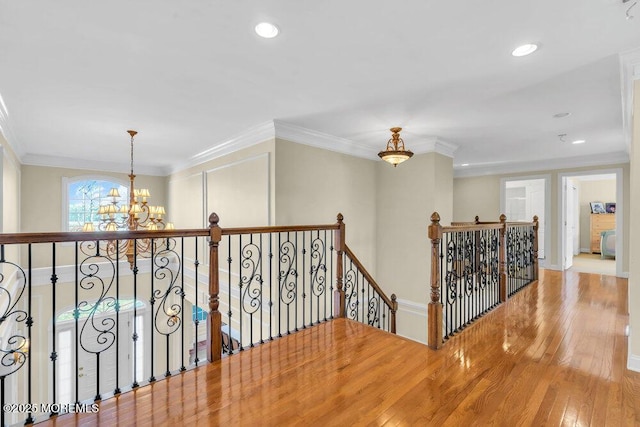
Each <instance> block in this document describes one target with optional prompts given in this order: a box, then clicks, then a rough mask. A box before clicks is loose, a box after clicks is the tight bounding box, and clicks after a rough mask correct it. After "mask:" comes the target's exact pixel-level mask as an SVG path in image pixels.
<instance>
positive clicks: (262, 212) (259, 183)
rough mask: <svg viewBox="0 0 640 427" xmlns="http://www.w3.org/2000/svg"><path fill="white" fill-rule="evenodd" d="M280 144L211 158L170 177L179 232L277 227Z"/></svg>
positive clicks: (171, 201)
mask: <svg viewBox="0 0 640 427" xmlns="http://www.w3.org/2000/svg"><path fill="white" fill-rule="evenodd" d="M274 165H275V141H274V140H269V141H266V142H263V143H260V144H257V145H254V146H252V147H249V148H246V149H243V150H239V151H237V152H235V153H232V154H229V155H226V156H222V157H220V158H217V159H214V160H210V161H208V162H205V163H202V164H200V165H197V166H194V167H191V168H189V169H187V170H184V171H181V172H179V173H176V174H173V175H171V176H169V178H168V206H169V208H170V209H171V211H172V212H176V222H175V225H176V228H198V227H208V226H209V215H210V214H211V213H212V212H215V213H217V214H218V216H219V217H220V226H221V227H223V228H224V227H236V226H238V227H239V226H251V225H253V226H259V225H273V217H274V209H275V208H274V205H275V203H274V199H275V184H274V182H275V179H274Z"/></svg>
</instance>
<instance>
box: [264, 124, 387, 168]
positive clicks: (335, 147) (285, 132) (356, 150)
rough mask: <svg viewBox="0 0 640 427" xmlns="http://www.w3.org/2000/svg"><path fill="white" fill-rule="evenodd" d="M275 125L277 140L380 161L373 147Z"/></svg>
mask: <svg viewBox="0 0 640 427" xmlns="http://www.w3.org/2000/svg"><path fill="white" fill-rule="evenodd" d="M273 123H274V125H275V136H276V138H281V139H286V140H287V141H291V142H297V143H298V144H303V145H309V146H311V147H317V148H322V149H324V150H329V151H335V152H338V153H342V154H349V155H351V156H355V157H362V158H364V159H371V160H377V159H378V153H375V152H372V150H371V147H368V146H366V145H364V144H359V143H357V142H355V141H352V140H350V139H347V138H341V137H339V136H335V135H331V134H328V133H324V132H319V131H316V130H313V129H307V128H303V127H301V126H297V125H292V124H290V123H285V122H283V121H280V120H274V121H273Z"/></svg>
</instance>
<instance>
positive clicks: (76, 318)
mask: <svg viewBox="0 0 640 427" xmlns="http://www.w3.org/2000/svg"><path fill="white" fill-rule="evenodd" d="M75 267H76V268H75V272H74V276H75V288H74V305H73V306H74V310H73V318H74V332H75V335H76V339H75V359H76V363H75V366H76V378H75V386H76V389H75V396H76V399H75V402H76V403H79V402H80V396H79V393H80V370H79V368H80V366H79V360H80V354H79V353H80V345H79V344H80V342H79V320H80V319H79V318H80V310H79V309H78V304H79V303H80V301H79V291H80V277H79V274H80V268H79V267H80V266H79V253H78V242H76V244H75ZM53 315H54V316H55V313H54V314H53Z"/></svg>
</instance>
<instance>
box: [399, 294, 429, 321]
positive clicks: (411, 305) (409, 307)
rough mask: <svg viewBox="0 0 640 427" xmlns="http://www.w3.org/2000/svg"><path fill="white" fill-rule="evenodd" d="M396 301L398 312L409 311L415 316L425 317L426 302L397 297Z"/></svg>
mask: <svg viewBox="0 0 640 427" xmlns="http://www.w3.org/2000/svg"><path fill="white" fill-rule="evenodd" d="M397 301H398V311H399V312H405V313H411V314H413V315H415V316H421V317H424V318H425V319H426V318H427V304H422V303H419V302H415V301H410V300H406V299H400V298H398V299H397Z"/></svg>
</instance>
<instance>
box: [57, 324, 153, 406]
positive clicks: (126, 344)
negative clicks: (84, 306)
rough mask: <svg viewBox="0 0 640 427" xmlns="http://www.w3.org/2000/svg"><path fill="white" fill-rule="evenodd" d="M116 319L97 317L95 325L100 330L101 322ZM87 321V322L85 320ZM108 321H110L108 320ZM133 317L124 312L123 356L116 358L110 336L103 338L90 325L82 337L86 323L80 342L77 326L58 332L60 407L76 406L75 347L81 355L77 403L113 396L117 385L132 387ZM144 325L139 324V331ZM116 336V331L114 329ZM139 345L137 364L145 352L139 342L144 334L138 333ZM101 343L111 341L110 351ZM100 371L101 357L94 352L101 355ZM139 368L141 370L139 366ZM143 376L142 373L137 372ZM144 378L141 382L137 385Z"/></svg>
mask: <svg viewBox="0 0 640 427" xmlns="http://www.w3.org/2000/svg"><path fill="white" fill-rule="evenodd" d="M137 317H138V318H140V319H139V320H142V316H141V315H138V316H137ZM108 318H111V319H112V318H113V316H96V317H95V319H94V323H95V324H96V325H97V326H98V327H100V325H101V322H102V321H105V320H106V319H108ZM85 320H86V319H85ZM106 321H108V320H106ZM132 322H133V313H132V312H124V313H120V331H119V338H118V345H117V347H118V350H119V353H120V356H119V357H118V358H117V357H116V343H115V341H113V340H112V339H111V338H109V335H110V334H108V333H107V334H103V335H102V336H101V334H100V332H99V331H97V330H96V329H95V328H92V327H90V326H89V325H87V327H86V328H85V330H84V332H82V335H80V334H81V330H82V325H83V324H84V321H81V322H79V326H78V338H77V339H76V336H75V334H76V331H75V324H69V325H67V327H62V328H61V329H60V330H59V331H58V334H57V336H58V353H59V359H58V378H57V384H56V386H57V401H58V402H60V403H69V402H74V401H75V399H76V396H75V383H76V366H75V357H76V356H75V354H76V346H77V351H78V359H77V363H78V369H77V380H78V400H79V401H83V400H87V399H91V400H93V399H94V398H95V397H96V394H101V395H102V394H105V393H113V391H114V390H115V388H116V385H117V386H118V387H120V388H126V387H129V386H131V384H132V383H133V376H132V366H133V359H132V358H133V340H132V335H133V323H132ZM141 326H142V323H140V322H139V323H138V327H139V328H140V327H141ZM113 332H115V328H114V329H113ZM138 335H139V338H138V342H137V344H138V345H139V346H140V347H139V351H138V353H139V354H138V361H139V362H140V361H141V359H142V358H143V355H142V354H140V353H144V351H143V350H142V349H143V348H144V346H143V343H142V342H140V341H141V339H140V337H141V336H142V334H141V333H140V331H138ZM100 340H108V341H107V342H109V343H111V342H113V344H111V346H109V348H108V349H106V350H104V348H105V347H107V344H104V343H103V344H100ZM100 350H104V351H101V352H100V358H99V363H100V368H99V370H98V357H96V354H95V352H96V351H100ZM116 364H117V365H118V368H119V375H118V376H119V381H118V383H117V384H116V378H115V373H116ZM138 368H140V366H138ZM138 371H139V372H140V369H138ZM98 374H99V375H100V384H99V386H98ZM142 379H143V378H138V381H140V380H142Z"/></svg>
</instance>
